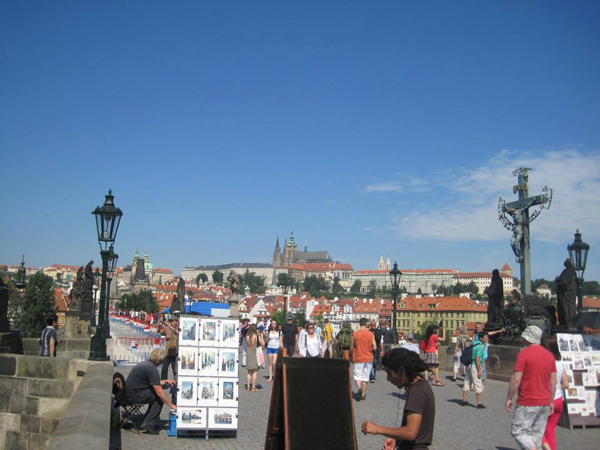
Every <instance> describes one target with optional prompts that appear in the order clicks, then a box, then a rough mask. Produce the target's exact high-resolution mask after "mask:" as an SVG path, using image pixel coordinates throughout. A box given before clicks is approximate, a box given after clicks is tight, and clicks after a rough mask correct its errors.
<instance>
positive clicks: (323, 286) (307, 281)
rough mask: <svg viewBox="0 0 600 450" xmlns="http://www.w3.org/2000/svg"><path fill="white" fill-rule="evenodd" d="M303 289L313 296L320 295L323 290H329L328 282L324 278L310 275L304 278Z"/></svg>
mask: <svg viewBox="0 0 600 450" xmlns="http://www.w3.org/2000/svg"><path fill="white" fill-rule="evenodd" d="M303 289H304V290H305V291H308V292H310V295H312V296H313V297H320V296H321V295H322V294H323V293H324V292H327V291H329V282H328V281H327V280H326V279H325V278H321V277H318V276H316V275H311V276H309V277H306V278H304V283H303Z"/></svg>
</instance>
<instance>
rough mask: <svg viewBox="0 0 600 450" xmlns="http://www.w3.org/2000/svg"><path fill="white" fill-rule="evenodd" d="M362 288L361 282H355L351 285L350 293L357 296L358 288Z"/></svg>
mask: <svg viewBox="0 0 600 450" xmlns="http://www.w3.org/2000/svg"><path fill="white" fill-rule="evenodd" d="M361 287H362V281H360V280H356V281H355V282H354V283H352V287H351V288H350V292H352V293H354V294H358V293H359V292H360V288H361Z"/></svg>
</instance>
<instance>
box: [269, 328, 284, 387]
mask: <svg viewBox="0 0 600 450" xmlns="http://www.w3.org/2000/svg"><path fill="white" fill-rule="evenodd" d="M282 347H283V335H282V334H281V331H279V330H278V329H277V322H275V321H274V320H273V321H272V322H271V325H270V326H269V331H268V332H267V357H268V358H269V378H268V379H267V381H273V373H274V372H275V363H276V362H277V352H278V351H279V349H280V348H282Z"/></svg>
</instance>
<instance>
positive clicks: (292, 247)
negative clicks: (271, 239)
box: [283, 230, 298, 266]
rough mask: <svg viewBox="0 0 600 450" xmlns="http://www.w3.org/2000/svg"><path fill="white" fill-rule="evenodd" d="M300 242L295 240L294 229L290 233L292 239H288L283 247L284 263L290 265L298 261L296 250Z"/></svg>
mask: <svg viewBox="0 0 600 450" xmlns="http://www.w3.org/2000/svg"><path fill="white" fill-rule="evenodd" d="M297 250H298V244H296V242H295V241H294V230H292V232H291V233H290V239H289V240H287V241H286V243H285V248H284V249H283V264H285V265H286V266H290V265H292V264H294V262H295V261H296V252H297Z"/></svg>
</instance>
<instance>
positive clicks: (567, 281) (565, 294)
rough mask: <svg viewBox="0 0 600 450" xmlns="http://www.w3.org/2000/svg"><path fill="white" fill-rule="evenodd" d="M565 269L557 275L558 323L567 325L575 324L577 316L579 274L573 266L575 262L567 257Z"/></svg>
mask: <svg viewBox="0 0 600 450" xmlns="http://www.w3.org/2000/svg"><path fill="white" fill-rule="evenodd" d="M564 266H565V269H564V270H563V271H562V272H561V274H560V275H559V276H557V277H556V279H555V281H556V295H557V297H558V299H557V309H558V323H559V325H564V326H567V327H572V326H573V316H575V311H576V308H575V302H576V299H577V276H576V275H575V269H574V268H573V262H572V261H571V260H570V259H569V258H567V259H566V261H565V263H564Z"/></svg>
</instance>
